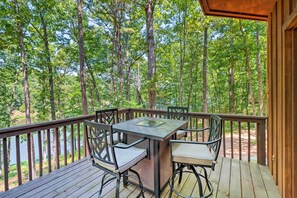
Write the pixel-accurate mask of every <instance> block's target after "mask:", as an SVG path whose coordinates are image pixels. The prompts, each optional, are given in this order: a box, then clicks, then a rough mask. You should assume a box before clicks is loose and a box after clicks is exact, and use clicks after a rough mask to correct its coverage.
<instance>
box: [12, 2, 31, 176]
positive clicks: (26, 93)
mask: <svg viewBox="0 0 297 198" xmlns="http://www.w3.org/2000/svg"><path fill="white" fill-rule="evenodd" d="M14 6H15V14H16V18H17V27H18V28H17V29H18V34H19V46H20V51H21V53H20V54H21V64H22V68H23V79H24V98H25V113H26V124H31V116H30V89H29V83H28V70H27V59H26V50H25V44H24V33H23V25H22V20H21V18H22V17H21V16H20V11H19V4H18V1H17V0H14ZM28 137H29V138H30V143H31V144H30V147H31V161H30V162H29V163H28V166H32V176H33V178H35V177H36V166H35V150H34V140H33V135H29V136H28ZM29 170H31V168H29ZM29 176H31V174H30V173H29Z"/></svg>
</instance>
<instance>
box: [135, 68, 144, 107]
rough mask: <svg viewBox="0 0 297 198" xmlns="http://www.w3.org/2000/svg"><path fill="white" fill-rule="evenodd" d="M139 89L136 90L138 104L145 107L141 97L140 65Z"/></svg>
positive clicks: (138, 73)
mask: <svg viewBox="0 0 297 198" xmlns="http://www.w3.org/2000/svg"><path fill="white" fill-rule="evenodd" d="M136 79H137V88H136V92H137V102H138V105H140V104H142V105H143V99H142V97H141V80H140V69H139V64H138V67H137V77H136Z"/></svg>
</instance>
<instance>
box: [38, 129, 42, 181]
mask: <svg viewBox="0 0 297 198" xmlns="http://www.w3.org/2000/svg"><path fill="white" fill-rule="evenodd" d="M38 159H39V176H42V143H41V131H38Z"/></svg>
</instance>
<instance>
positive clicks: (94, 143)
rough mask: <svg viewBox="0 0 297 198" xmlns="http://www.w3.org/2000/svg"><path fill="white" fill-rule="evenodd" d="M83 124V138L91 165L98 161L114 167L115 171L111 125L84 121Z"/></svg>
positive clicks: (115, 163)
mask: <svg viewBox="0 0 297 198" xmlns="http://www.w3.org/2000/svg"><path fill="white" fill-rule="evenodd" d="M84 124H85V127H86V131H85V132H86V134H85V135H86V136H85V137H86V140H87V145H88V149H89V152H90V157H91V159H92V161H93V164H95V163H96V161H100V162H102V163H104V164H107V165H108V166H115V169H118V165H117V161H116V157H115V151H114V147H113V145H114V141H113V129H112V125H107V124H101V123H96V122H91V121H87V120H86V121H84ZM108 139H109V140H108ZM96 164H98V163H96ZM99 164H100V163H99Z"/></svg>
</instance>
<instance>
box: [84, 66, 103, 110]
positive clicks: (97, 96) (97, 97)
mask: <svg viewBox="0 0 297 198" xmlns="http://www.w3.org/2000/svg"><path fill="white" fill-rule="evenodd" d="M86 65H87V67H88V72H89V73H90V76H91V81H92V84H93V89H94V91H95V94H96V99H97V102H98V106H99V107H100V109H101V99H100V94H99V91H98V87H97V83H96V79H95V76H94V72H93V69H92V67H91V65H90V64H89V63H88V61H86Z"/></svg>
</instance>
